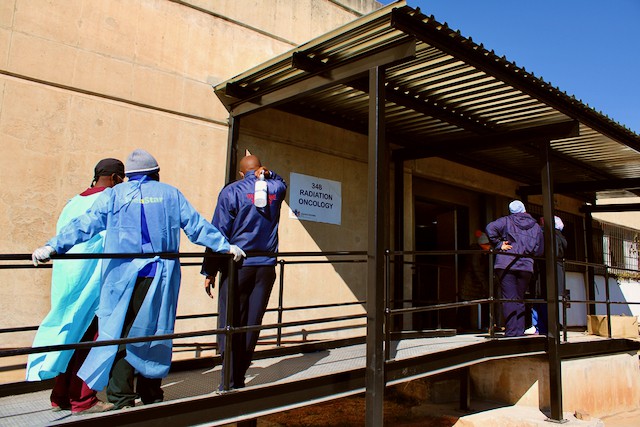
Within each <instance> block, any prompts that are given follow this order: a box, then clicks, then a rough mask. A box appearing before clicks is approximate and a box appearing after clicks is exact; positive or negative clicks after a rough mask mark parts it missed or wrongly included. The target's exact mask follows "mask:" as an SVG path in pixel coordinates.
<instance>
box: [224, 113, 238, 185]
mask: <svg viewBox="0 0 640 427" xmlns="http://www.w3.org/2000/svg"><path fill="white" fill-rule="evenodd" d="M239 136H240V117H235V116H233V115H230V116H229V135H228V136H227V184H229V183H230V182H233V181H235V180H236V176H237V175H236V174H237V173H238V167H237V166H238V138H239Z"/></svg>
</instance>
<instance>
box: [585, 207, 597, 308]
mask: <svg viewBox="0 0 640 427" xmlns="http://www.w3.org/2000/svg"><path fill="white" fill-rule="evenodd" d="M584 244H585V250H586V255H587V262H589V263H592V262H595V259H596V257H595V253H594V250H593V216H592V215H591V212H585V214H584ZM586 277H587V298H586V300H587V301H593V300H595V299H596V285H595V283H596V279H595V277H596V273H595V269H594V268H593V266H591V265H589V266H588V267H587V271H586ZM587 314H596V306H595V304H587Z"/></svg>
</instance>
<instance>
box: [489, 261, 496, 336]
mask: <svg viewBox="0 0 640 427" xmlns="http://www.w3.org/2000/svg"><path fill="white" fill-rule="evenodd" d="M493 257H494V255H493V251H491V252H489V337H491V338H493V337H494V336H495V333H496V330H495V325H494V324H495V318H496V303H495V293H494V286H495V284H494V283H493V274H494V271H493Z"/></svg>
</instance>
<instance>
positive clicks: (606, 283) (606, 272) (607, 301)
mask: <svg viewBox="0 0 640 427" xmlns="http://www.w3.org/2000/svg"><path fill="white" fill-rule="evenodd" d="M604 295H605V307H606V310H607V336H608V337H609V338H611V296H610V294H609V266H608V265H606V264H605V266H604Z"/></svg>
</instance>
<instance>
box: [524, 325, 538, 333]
mask: <svg viewBox="0 0 640 427" xmlns="http://www.w3.org/2000/svg"><path fill="white" fill-rule="evenodd" d="M524 334H525V335H538V330H537V329H536V327H535V326H531V327H530V328H529V329H525V330H524Z"/></svg>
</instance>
